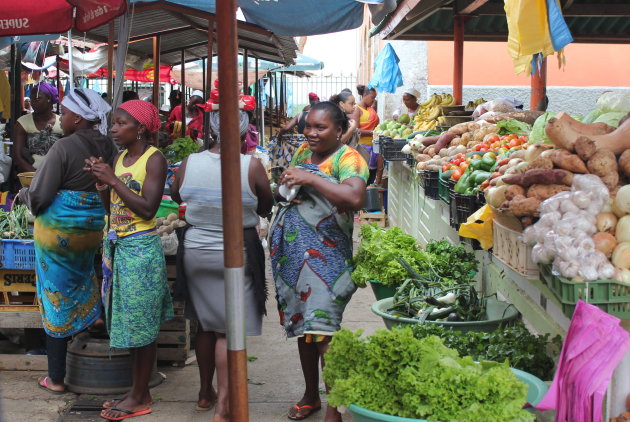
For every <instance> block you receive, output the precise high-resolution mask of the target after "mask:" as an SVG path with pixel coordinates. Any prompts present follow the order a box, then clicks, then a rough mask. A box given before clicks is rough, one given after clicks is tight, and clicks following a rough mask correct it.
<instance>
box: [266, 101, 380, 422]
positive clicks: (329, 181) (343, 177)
mask: <svg viewBox="0 0 630 422" xmlns="http://www.w3.org/2000/svg"><path fill="white" fill-rule="evenodd" d="M347 129H348V118H347V117H346V115H345V113H344V112H343V111H342V110H341V109H340V108H339V107H338V106H337V105H335V104H333V103H331V102H321V103H318V104H315V105H314V106H313V107H312V108H311V111H310V112H309V114H308V116H307V118H306V128H305V130H304V134H305V135H306V137H307V138H308V142H306V143H304V144H303V145H302V146H301V147H300V148H299V149H298V150H297V151H296V153H295V155H294V156H293V160H292V162H291V167H290V168H288V169H287V170H285V171H284V173H283V174H282V175H281V179H280V180H281V183H282V186H281V187H280V189H279V192H286V191H289V192H290V191H294V190H295V188H296V187H297V188H299V191H298V192H297V196H296V197H295V198H293V194H287V195H288V196H289V198H286V197H285V199H289V200H290V201H291V202H289V203H284V204H282V205H281V206H280V209H279V210H278V212H277V214H276V216H275V218H274V221H273V223H272V225H271V228H270V233H271V235H270V245H269V247H270V258H271V262H272V271H273V276H274V281H275V285H276V299H277V300H278V311H279V313H280V323H281V324H282V326H283V327H284V329H285V330H286V333H287V336H288V337H298V350H299V353H300V362H301V365H302V372H303V374H304V381H305V384H306V389H305V392H304V396H303V397H302V399H301V400H300V401H299V402H298V403H297V404H295V405H294V406H293V407H292V408H291V409H289V413H288V417H289V419H292V420H302V419H305V418H306V417H308V416H309V415H310V414H311V413H312V412H314V411H316V410H319V409H320V408H321V400H320V396H319V362H320V359H321V361H322V365H323V362H324V355H325V353H326V351H327V350H328V345H329V341H330V339H331V336H332V335H333V333H334V332H336V331H338V330H339V328H340V324H341V319H342V315H343V311H344V309H345V307H346V305H347V303H348V301H349V300H350V298H351V296H352V294H353V293H354V292H355V290H356V286H355V284H354V283H353V282H352V278H351V273H352V228H353V225H354V215H353V212H354V211H356V210H359V209H361V207H362V206H363V201H364V198H365V188H366V180H367V178H368V168H367V165H366V163H365V160H363V158H362V157H361V156H360V155H359V153H358V152H357V151H356V150H354V149H352V148H351V147H349V146H347V145H344V144H343V143H342V142H341V136H342V135H343V134H344V133H345V132H346V131H347ZM325 421H326V422H334V421H341V415H340V414H339V412H337V410H336V409H335V408H331V407H329V408H328V409H327V412H326V418H325Z"/></svg>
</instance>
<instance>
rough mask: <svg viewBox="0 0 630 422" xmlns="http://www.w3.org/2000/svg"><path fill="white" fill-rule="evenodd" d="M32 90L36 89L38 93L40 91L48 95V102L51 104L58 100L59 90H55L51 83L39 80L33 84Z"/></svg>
mask: <svg viewBox="0 0 630 422" xmlns="http://www.w3.org/2000/svg"><path fill="white" fill-rule="evenodd" d="M32 90H33V91H37V93H38V94H39V93H40V92H41V93H43V94H46V95H48V96H49V97H50V102H51V103H53V104H57V103H58V102H59V92H58V91H57V88H55V87H54V86H53V85H51V84H47V83H46V82H40V83H38V84H37V85H33V88H32Z"/></svg>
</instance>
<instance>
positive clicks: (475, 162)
mask: <svg viewBox="0 0 630 422" xmlns="http://www.w3.org/2000/svg"><path fill="white" fill-rule="evenodd" d="M482 163H483V159H482V158H476V159H474V160H472V161H471V162H470V164H469V165H468V168H471V169H473V170H479V169H480V168H481V164H482Z"/></svg>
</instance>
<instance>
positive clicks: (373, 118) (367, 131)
mask: <svg viewBox="0 0 630 422" xmlns="http://www.w3.org/2000/svg"><path fill="white" fill-rule="evenodd" d="M357 92H358V93H359V95H360V96H361V101H359V104H357V108H356V110H355V111H354V114H353V116H352V117H353V119H354V120H356V121H358V122H359V130H360V131H361V139H359V144H360V145H361V146H362V147H363V148H365V149H366V150H367V152H368V153H369V154H370V159H369V160H368V167H369V169H370V177H369V179H368V185H371V184H372V183H376V184H377V185H378V184H380V183H381V177H382V175H383V168H384V167H385V163H384V161H383V157H382V156H380V155H377V154H376V153H374V151H373V149H372V148H373V144H372V137H373V135H374V129H376V126H378V122H379V118H378V114H376V110H374V107H373V105H374V103H375V99H376V90H375V89H374V88H367V87H366V86H365V85H357Z"/></svg>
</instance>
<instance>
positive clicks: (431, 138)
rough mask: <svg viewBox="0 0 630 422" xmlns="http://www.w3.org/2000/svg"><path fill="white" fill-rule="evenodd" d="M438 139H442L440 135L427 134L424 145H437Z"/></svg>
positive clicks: (423, 141)
mask: <svg viewBox="0 0 630 422" xmlns="http://www.w3.org/2000/svg"><path fill="white" fill-rule="evenodd" d="M438 139H440V137H439V136H427V137H426V138H422V145H424V146H425V147H428V146H431V145H435V143H436V142H437V141H438Z"/></svg>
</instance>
